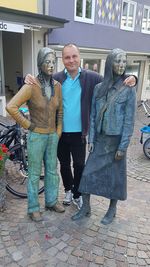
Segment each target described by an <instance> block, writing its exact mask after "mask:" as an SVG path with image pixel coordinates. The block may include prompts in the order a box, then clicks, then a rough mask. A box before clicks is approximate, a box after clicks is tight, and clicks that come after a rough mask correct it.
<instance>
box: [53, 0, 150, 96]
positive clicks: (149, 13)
mask: <svg viewBox="0 0 150 267" xmlns="http://www.w3.org/2000/svg"><path fill="white" fill-rule="evenodd" d="M49 15H50V16H58V17H60V18H65V19H67V20H69V23H67V24H65V27H64V28H63V29H54V30H52V31H51V33H50V34H49V39H48V44H49V45H50V46H52V47H54V48H55V49H56V51H57V56H58V64H57V69H58V70H60V69H62V68H63V66H62V63H61V50H62V47H63V45H64V44H66V43H70V42H71V43H75V44H77V45H78V46H79V47H80V51H81V58H82V60H81V64H82V66H83V67H85V68H90V69H95V70H96V71H98V72H100V73H101V74H103V72H104V65H105V59H106V56H107V54H108V52H109V51H110V50H111V49H113V48H116V47H119V48H122V49H124V50H125V51H127V54H128V65H129V67H128V73H131V74H132V73H133V74H135V75H137V76H138V78H139V83H138V88H137V96H138V100H140V99H145V98H150V1H149V0H133V1H131V0H61V1H59V0H50V1H49Z"/></svg>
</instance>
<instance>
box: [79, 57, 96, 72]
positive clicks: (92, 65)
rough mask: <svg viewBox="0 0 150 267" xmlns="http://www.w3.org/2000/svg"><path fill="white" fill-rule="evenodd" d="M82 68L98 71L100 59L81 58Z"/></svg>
mask: <svg viewBox="0 0 150 267" xmlns="http://www.w3.org/2000/svg"><path fill="white" fill-rule="evenodd" d="M83 68H84V69H89V70H93V71H96V72H98V73H99V71H100V60H99V59H83Z"/></svg>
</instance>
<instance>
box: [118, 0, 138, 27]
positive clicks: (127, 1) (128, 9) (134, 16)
mask: <svg viewBox="0 0 150 267" xmlns="http://www.w3.org/2000/svg"><path fill="white" fill-rule="evenodd" d="M124 3H127V16H126V22H127V26H124V25H122V18H123V4H124ZM131 4H132V5H133V6H134V12H133V25H132V27H130V26H128V23H129V20H128V18H129V11H130V5H131ZM136 8H137V2H134V1H130V0H123V1H122V10H121V21H120V29H122V30H127V31H134V28H135V18H136Z"/></svg>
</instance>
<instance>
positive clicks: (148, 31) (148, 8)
mask: <svg viewBox="0 0 150 267" xmlns="http://www.w3.org/2000/svg"><path fill="white" fill-rule="evenodd" d="M145 9H147V10H148V16H147V19H146V23H148V17H149V20H150V6H146V5H144V8H143V17H142V26H141V32H142V33H147V34H150V29H149V30H147V29H143V19H144V11H145Z"/></svg>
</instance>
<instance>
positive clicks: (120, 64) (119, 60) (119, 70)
mask: <svg viewBox="0 0 150 267" xmlns="http://www.w3.org/2000/svg"><path fill="white" fill-rule="evenodd" d="M126 65H127V58H126V54H124V53H118V54H117V55H116V56H115V58H114V61H113V72H114V73H115V74H117V75H122V74H123V73H124V71H125V68H126Z"/></svg>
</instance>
